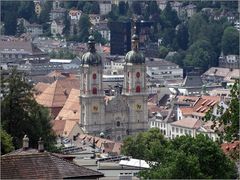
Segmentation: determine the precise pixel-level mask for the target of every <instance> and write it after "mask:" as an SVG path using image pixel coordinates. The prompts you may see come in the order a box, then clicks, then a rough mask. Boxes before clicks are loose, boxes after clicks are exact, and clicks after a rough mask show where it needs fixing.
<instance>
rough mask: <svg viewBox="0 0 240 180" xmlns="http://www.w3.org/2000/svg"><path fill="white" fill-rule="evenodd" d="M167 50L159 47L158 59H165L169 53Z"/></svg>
mask: <svg viewBox="0 0 240 180" xmlns="http://www.w3.org/2000/svg"><path fill="white" fill-rule="evenodd" d="M169 51H170V50H169V49H168V48H166V47H165V46H160V47H159V57H160V58H163V59H164V58H165V57H166V56H167V54H168V53H169Z"/></svg>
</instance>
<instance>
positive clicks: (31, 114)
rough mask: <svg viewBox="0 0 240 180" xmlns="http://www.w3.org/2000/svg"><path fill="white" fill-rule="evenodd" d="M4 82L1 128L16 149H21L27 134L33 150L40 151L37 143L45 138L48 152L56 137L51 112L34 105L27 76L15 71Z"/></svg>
mask: <svg viewBox="0 0 240 180" xmlns="http://www.w3.org/2000/svg"><path fill="white" fill-rule="evenodd" d="M1 82H2V88H3V90H4V91H3V100H2V103H1V110H2V114H1V116H2V126H3V129H5V130H6V132H7V133H8V134H9V135H11V136H12V137H13V144H14V146H15V148H20V147H21V146H22V138H23V136H24V135H25V134H27V135H28V137H29V138H30V145H31V147H37V144H38V140H39V138H40V137H42V139H43V140H44V143H45V146H46V149H48V150H49V149H51V148H52V147H53V145H54V143H55V135H54V134H53V132H52V128H51V123H50V115H49V112H48V110H47V109H46V108H44V107H42V106H41V105H39V104H38V103H37V102H36V101H35V99H34V96H33V90H32V87H31V86H30V85H29V84H28V83H27V82H25V80H24V76H23V75H22V74H21V73H19V72H17V71H16V70H13V71H12V72H11V74H10V75H9V77H8V78H6V79H3V80H2V81H1ZM16 87H17V88H16Z"/></svg>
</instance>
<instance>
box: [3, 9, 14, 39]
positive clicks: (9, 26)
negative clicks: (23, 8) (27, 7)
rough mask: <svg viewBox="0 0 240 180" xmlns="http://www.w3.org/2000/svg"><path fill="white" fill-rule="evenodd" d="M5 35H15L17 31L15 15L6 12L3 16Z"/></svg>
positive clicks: (11, 12)
mask: <svg viewBox="0 0 240 180" xmlns="http://www.w3.org/2000/svg"><path fill="white" fill-rule="evenodd" d="M4 29H5V31H4V32H5V35H15V34H16V31H17V13H16V12H15V11H8V12H6V13H5V16H4Z"/></svg>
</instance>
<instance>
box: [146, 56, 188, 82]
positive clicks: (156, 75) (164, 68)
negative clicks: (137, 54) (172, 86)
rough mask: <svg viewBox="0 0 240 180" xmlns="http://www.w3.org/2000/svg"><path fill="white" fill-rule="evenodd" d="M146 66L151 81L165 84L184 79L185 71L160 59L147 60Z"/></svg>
mask: <svg viewBox="0 0 240 180" xmlns="http://www.w3.org/2000/svg"><path fill="white" fill-rule="evenodd" d="M146 66H147V75H148V76H149V80H150V81H159V82H162V83H164V81H167V80H173V79H174V80H176V79H179V80H182V79H183V69H182V68H180V67H179V66H178V65H177V64H175V63H172V62H169V61H166V60H163V59H159V58H147V60H146Z"/></svg>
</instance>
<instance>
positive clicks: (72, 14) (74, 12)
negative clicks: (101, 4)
mask: <svg viewBox="0 0 240 180" xmlns="http://www.w3.org/2000/svg"><path fill="white" fill-rule="evenodd" d="M68 15H69V16H70V19H71V20H77V21H79V20H80V17H81V15H82V11H80V10H74V9H71V10H70V11H69V13H68Z"/></svg>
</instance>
